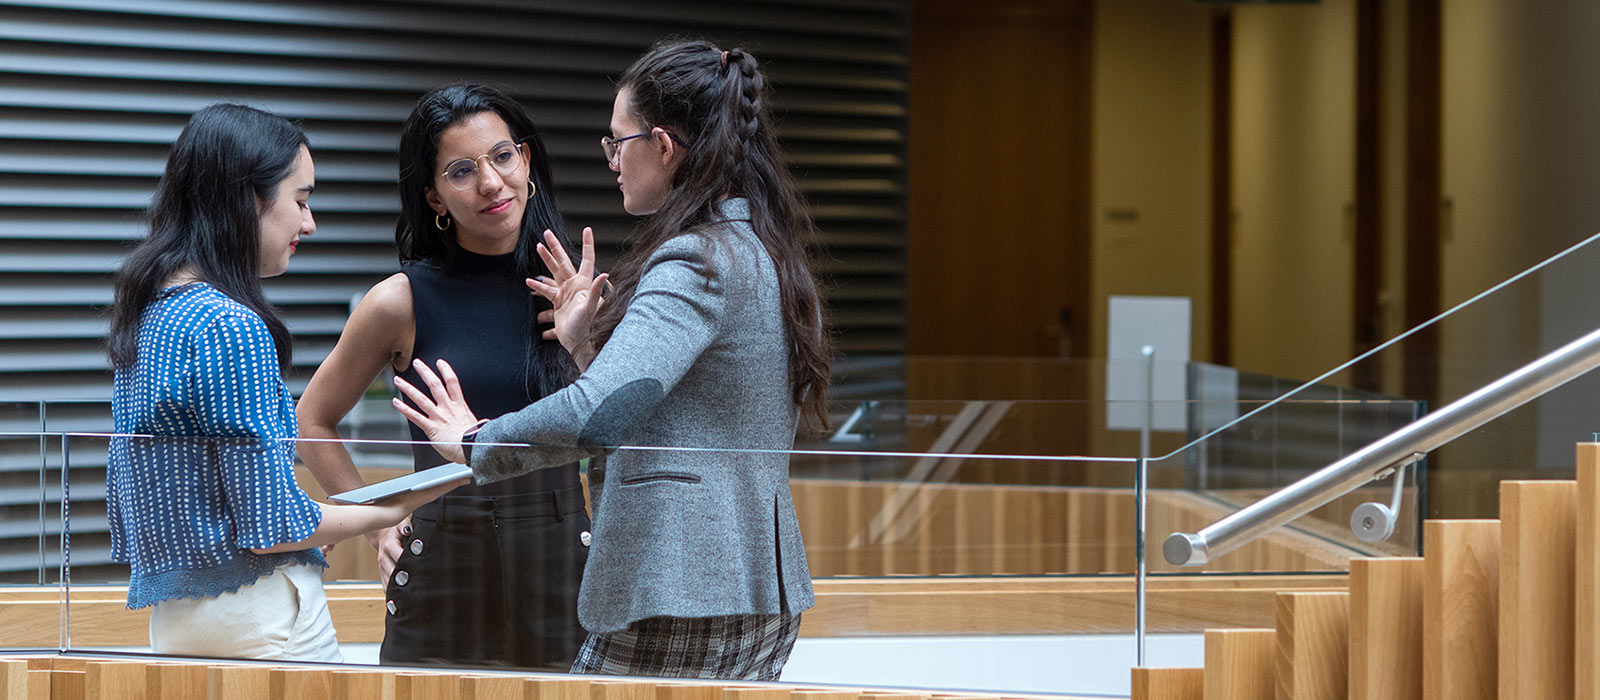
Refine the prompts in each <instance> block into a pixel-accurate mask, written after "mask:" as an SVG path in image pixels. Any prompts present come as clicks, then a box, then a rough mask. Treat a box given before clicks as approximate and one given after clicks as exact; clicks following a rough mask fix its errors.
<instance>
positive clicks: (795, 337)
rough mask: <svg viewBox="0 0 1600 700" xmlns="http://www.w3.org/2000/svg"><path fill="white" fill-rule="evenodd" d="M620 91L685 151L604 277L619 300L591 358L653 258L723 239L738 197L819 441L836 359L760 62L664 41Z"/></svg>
mask: <svg viewBox="0 0 1600 700" xmlns="http://www.w3.org/2000/svg"><path fill="white" fill-rule="evenodd" d="M617 90H618V92H621V91H624V90H625V91H627V92H628V104H627V108H628V112H629V116H631V117H633V119H634V120H636V121H638V122H639V123H640V124H641V125H642V126H643V128H644V129H646V130H648V129H653V128H655V127H661V128H662V129H664V130H666V131H668V132H669V133H671V134H672V135H673V136H675V137H677V138H678V139H680V141H681V143H684V144H686V145H685V147H684V149H683V153H684V156H683V159H682V161H680V163H679V165H678V167H677V169H676V170H675V171H674V172H673V174H672V182H671V189H670V191H669V193H668V194H667V197H666V199H665V201H664V202H663V204H662V206H661V207H660V208H659V209H658V210H657V211H656V212H654V213H653V214H651V215H649V216H648V217H647V218H645V220H644V221H643V222H641V224H640V227H639V230H638V232H637V235H636V236H635V238H634V243H633V245H632V246H631V247H630V248H629V249H628V250H627V252H626V253H624V255H623V256H622V258H621V259H620V260H619V261H618V263H617V266H616V270H615V271H614V272H613V274H612V276H611V279H612V281H613V283H614V285H615V290H614V292H613V294H612V296H611V297H610V298H609V300H608V303H607V304H606V306H605V308H604V309H602V310H601V311H600V314H599V317H598V318H597V319H596V323H595V335H594V342H595V346H596V347H597V348H598V347H600V346H602V345H604V344H605V341H606V340H607V339H609V338H610V337H611V333H612V332H613V331H615V330H616V327H617V324H618V323H620V322H621V321H622V317H623V315H624V314H625V313H626V312H627V308H628V305H629V301H630V300H631V299H632V297H633V292H634V290H635V288H636V287H637V285H638V283H639V279H640V277H641V275H642V274H643V271H644V264H645V263H646V262H647V261H648V260H649V258H650V256H651V254H653V253H654V252H655V251H656V250H657V249H658V248H660V247H661V245H662V244H663V243H665V242H667V241H668V240H670V239H672V238H674V237H676V236H679V235H682V234H684V233H687V232H693V233H700V234H702V235H705V236H707V237H708V238H713V239H714V238H715V236H716V235H718V231H719V228H718V227H715V226H709V224H713V223H715V222H717V221H718V220H719V219H721V218H722V217H721V216H720V215H719V214H718V213H717V204H718V203H719V202H721V201H722V200H724V199H727V198H730V197H743V198H745V199H747V200H749V205H750V226H751V228H752V229H754V230H755V234H756V238H758V239H759V240H760V241H761V245H762V246H763V247H764V248H765V249H766V252H767V255H768V256H770V257H771V258H772V262H773V265H774V266H775V267H776V269H777V273H778V290H779V294H780V297H781V303H782V307H783V325H784V328H785V330H786V331H787V334H788V338H789V386H790V390H791V392H792V393H793V399H794V401H795V403H797V404H799V405H800V406H801V409H802V410H801V413H802V417H803V419H804V421H805V424H806V426H807V427H808V428H810V429H811V430H813V431H819V430H823V429H825V428H826V427H827V423H828V415H827V407H826V403H825V402H826V394H827V389H828V382H829V364H830V362H831V359H832V354H833V353H832V338H831V337H830V334H829V331H828V329H827V326H826V322H825V321H824V320H823V314H822V295H821V292H820V290H819V287H818V284H817V280H816V277H815V276H813V274H812V272H811V266H810V264H809V261H808V259H807V251H806V241H807V240H809V239H810V238H811V237H812V236H813V235H814V234H815V226H814V224H813V223H812V221H811V214H810V212H809V210H808V209H807V207H806V204H805V201H804V200H803V198H802V197H801V195H800V188H799V186H798V185H797V184H796V183H795V180H794V176H793V175H792V174H790V172H789V166H788V161H787V159H786V158H785V157H784V154H783V151H782V149H780V148H779V147H778V140H777V136H776V134H775V133H774V130H773V126H772V115H771V109H770V108H769V106H768V102H767V82H766V78H765V76H763V75H762V72H761V68H760V65H759V64H758V63H757V61H756V57H755V56H754V55H753V54H751V53H750V52H748V51H746V50H744V49H740V48H735V49H729V50H727V51H723V50H722V49H720V48H717V47H716V46H714V45H712V44H711V43H709V42H706V41H699V40H689V41H685V40H667V41H663V42H661V43H658V44H656V45H655V46H652V47H651V48H650V50H648V51H646V52H645V53H644V55H643V56H640V57H639V59H638V60H637V61H635V62H634V64H633V65H632V66H630V67H629V68H628V69H627V70H626V71H625V72H623V74H622V77H621V78H620V79H619V80H618V81H617ZM712 242H713V243H714V242H715V241H714V240H713V241H712Z"/></svg>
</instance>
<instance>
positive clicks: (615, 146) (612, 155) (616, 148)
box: [600, 127, 689, 165]
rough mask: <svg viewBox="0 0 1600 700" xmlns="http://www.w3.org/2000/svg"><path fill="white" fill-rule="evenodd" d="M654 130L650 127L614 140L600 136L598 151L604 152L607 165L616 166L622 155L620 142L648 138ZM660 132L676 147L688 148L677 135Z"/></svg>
mask: <svg viewBox="0 0 1600 700" xmlns="http://www.w3.org/2000/svg"><path fill="white" fill-rule="evenodd" d="M655 130H656V127H651V128H649V129H645V130H644V131H641V132H639V133H637V134H634V135H632V136H618V137H616V138H612V137H610V136H601V137H600V150H602V151H605V154H606V162H607V163H609V164H611V165H616V164H617V156H618V155H619V154H621V153H622V142H623V141H631V140H633V139H636V138H639V137H641V136H649V135H650V134H652V133H654V132H655ZM661 131H662V133H664V134H666V135H667V138H670V139H672V140H673V141H677V142H678V145H680V146H683V147H684V148H688V147H689V144H687V143H684V142H683V139H680V138H678V135H677V134H674V133H672V132H670V131H667V130H666V129H662V130H661Z"/></svg>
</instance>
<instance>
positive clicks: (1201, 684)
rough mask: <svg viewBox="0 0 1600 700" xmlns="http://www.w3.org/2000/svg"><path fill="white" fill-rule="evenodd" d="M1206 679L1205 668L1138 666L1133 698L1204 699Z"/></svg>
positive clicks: (1133, 699)
mask: <svg viewBox="0 0 1600 700" xmlns="http://www.w3.org/2000/svg"><path fill="white" fill-rule="evenodd" d="M1205 680H1206V670H1205V669H1203V668H1136V669H1133V686H1132V688H1133V695H1132V696H1131V700H1203V699H1204V697H1205Z"/></svg>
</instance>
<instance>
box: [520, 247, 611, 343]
mask: <svg viewBox="0 0 1600 700" xmlns="http://www.w3.org/2000/svg"><path fill="white" fill-rule="evenodd" d="M544 240H545V242H544V243H540V244H539V245H538V246H537V247H536V250H538V252H539V258H540V259H542V260H544V264H545V267H546V268H548V269H549V270H550V275H551V276H550V277H549V278H546V277H538V278H534V279H529V280H526V284H527V285H528V289H531V290H533V293H534V294H537V295H539V296H542V297H544V298H546V299H549V300H550V306H551V309H550V310H549V311H542V312H540V313H539V321H540V322H541V323H553V324H554V325H555V327H554V328H553V329H551V330H547V331H545V332H544V337H546V338H554V339H555V340H557V341H559V342H560V343H561V347H564V348H566V349H567V353H568V354H570V355H572V359H573V360H574V361H576V362H577V363H578V367H579V368H580V369H583V368H587V367H588V366H589V361H590V360H591V359H593V358H594V355H595V351H594V346H593V344H592V343H590V342H589V331H590V330H591V329H592V328H593V327H594V317H595V314H596V313H598V312H599V311H600V309H601V307H603V306H604V305H605V299H603V298H602V297H601V291H602V290H603V289H605V285H606V279H607V276H606V275H605V274H603V273H602V274H600V275H596V274H595V273H594V229H592V228H590V227H588V226H585V227H584V228H583V253H582V255H583V257H582V258H581V259H580V261H579V263H578V266H577V267H576V268H574V267H573V266H572V259H571V258H569V257H567V252H566V251H565V250H563V249H562V247H561V244H560V243H559V242H558V241H557V240H556V235H555V234H554V233H552V232H550V231H548V230H546V231H545V232H544Z"/></svg>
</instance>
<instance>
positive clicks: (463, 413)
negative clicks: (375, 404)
mask: <svg viewBox="0 0 1600 700" xmlns="http://www.w3.org/2000/svg"><path fill="white" fill-rule="evenodd" d="M411 366H412V367H414V368H415V369H416V370H417V376H419V377H421V378H422V383H423V384H426V385H427V387H428V393H426V394H424V393H422V390H420V389H418V388H416V387H414V386H412V385H411V383H410V382H408V381H406V380H404V379H401V378H400V377H395V378H394V385H395V387H397V388H398V389H400V393H402V394H405V395H406V398H408V399H411V403H413V404H416V406H417V407H416V408H412V407H411V406H408V405H406V402H404V401H401V400H400V399H398V398H396V399H393V401H394V407H395V408H396V409H398V410H399V411H400V414H401V415H403V416H405V417H406V420H409V421H411V422H412V423H415V424H416V425H417V427H418V428H421V429H422V432H423V433H424V434H426V435H427V436H428V441H429V442H432V443H433V449H435V450H437V451H438V452H439V454H441V455H443V456H444V458H445V459H448V460H450V461H452V462H457V463H464V462H466V461H467V460H466V456H465V452H464V451H463V450H462V449H461V435H462V434H463V433H465V432H467V428H471V427H472V426H473V425H476V424H477V422H478V417H477V416H474V415H472V409H471V408H468V407H467V401H466V399H464V398H462V396H461V381H460V380H459V379H457V378H456V371H455V370H454V369H452V368H451V367H450V363H448V362H445V361H444V360H439V373H438V374H434V373H433V370H432V369H429V368H428V365H427V364H426V363H424V362H423V361H422V360H412V361H411ZM397 519H398V518H397Z"/></svg>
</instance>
